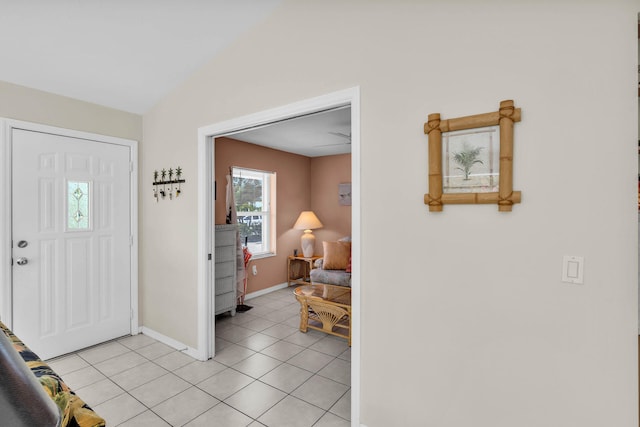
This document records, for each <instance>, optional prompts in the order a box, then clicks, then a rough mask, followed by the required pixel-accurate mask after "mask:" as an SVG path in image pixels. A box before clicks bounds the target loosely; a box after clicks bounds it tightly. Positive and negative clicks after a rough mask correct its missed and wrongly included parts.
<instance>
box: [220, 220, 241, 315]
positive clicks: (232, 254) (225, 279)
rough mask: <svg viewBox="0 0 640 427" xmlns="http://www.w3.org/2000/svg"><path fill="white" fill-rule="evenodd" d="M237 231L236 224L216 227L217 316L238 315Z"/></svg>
mask: <svg viewBox="0 0 640 427" xmlns="http://www.w3.org/2000/svg"><path fill="white" fill-rule="evenodd" d="M236 230H237V225H235V224H223V225H216V248H215V260H216V277H215V279H216V280H215V282H216V289H215V290H216V308H215V313H216V314H220V313H224V312H225V311H230V312H231V315H232V316H235V314H236V288H237V286H236V274H237V272H236Z"/></svg>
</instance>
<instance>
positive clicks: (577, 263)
mask: <svg viewBox="0 0 640 427" xmlns="http://www.w3.org/2000/svg"><path fill="white" fill-rule="evenodd" d="M562 281H563V282H567V283H575V284H578V285H581V284H583V283H584V257H581V256H569V255H565V256H564V257H562Z"/></svg>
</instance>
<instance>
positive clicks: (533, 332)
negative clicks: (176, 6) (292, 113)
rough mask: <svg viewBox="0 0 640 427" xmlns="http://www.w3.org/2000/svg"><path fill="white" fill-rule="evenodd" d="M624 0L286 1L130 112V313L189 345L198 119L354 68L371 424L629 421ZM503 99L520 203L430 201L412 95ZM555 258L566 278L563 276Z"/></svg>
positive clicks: (633, 125)
mask: <svg viewBox="0 0 640 427" xmlns="http://www.w3.org/2000/svg"><path fill="white" fill-rule="evenodd" d="M638 9H639V6H638V5H637V4H636V3H635V2H632V1H626V0H610V1H606V2H605V1H588V2H584V1H577V0H558V1H555V2H531V1H515V2H514V1H506V0H487V1H483V2H472V1H462V0H459V1H451V2H443V1H423V2H418V1H409V0H405V1H378V2H369V1H358V0H353V1H349V2H344V1H337V0H328V1H325V2H315V1H311V0H295V1H294V0H288V1H285V2H284V3H283V5H282V6H281V7H280V8H279V9H278V10H277V11H276V13H274V14H273V15H272V16H271V17H270V18H268V19H267V20H265V21H264V22H263V23H262V24H260V25H259V26H257V27H256V28H255V29H254V30H253V31H251V32H250V33H249V34H247V35H246V36H244V37H243V38H241V39H240V40H239V41H238V42H237V43H235V44H234V45H233V46H231V47H230V48H228V49H227V50H226V51H224V52H222V53H221V55H220V56H218V57H217V58H216V59H215V60H213V61H212V62H210V63H209V64H207V65H206V66H204V67H203V68H202V69H201V70H199V71H198V72H197V73H196V74H195V75H193V76H192V78H190V79H189V80H188V81H187V82H185V83H184V84H183V85H181V86H180V87H178V88H176V90H175V91H173V92H172V93H171V94H170V95H168V96H167V97H166V98H164V99H163V101H162V102H160V103H159V104H158V105H157V106H156V107H155V108H154V109H153V110H151V111H149V112H148V114H146V115H145V116H144V137H145V144H143V147H142V151H143V153H142V159H143V160H142V163H143V164H142V177H143V178H144V177H146V178H144V179H145V180H146V181H145V187H144V188H146V186H148V185H149V184H150V182H151V175H150V173H151V171H152V170H153V169H154V168H157V167H161V166H164V165H171V164H176V163H180V164H181V165H182V166H183V167H184V169H185V178H186V179H187V181H188V182H187V185H186V186H185V192H184V197H181V200H179V201H178V202H174V203H160V204H157V205H156V204H154V202H153V201H152V197H151V191H150V189H149V191H148V193H146V196H145V195H142V196H141V197H142V198H141V203H142V205H143V210H142V217H141V223H142V224H144V226H143V227H144V228H143V231H144V235H143V241H142V242H141V245H142V251H143V252H142V262H141V268H142V269H141V281H142V294H141V298H142V300H143V306H144V312H143V315H144V318H143V319H144V324H145V325H146V326H148V327H150V328H152V329H155V330H157V331H159V332H161V333H164V334H166V335H169V336H171V337H173V338H175V339H177V340H179V341H182V342H184V343H186V344H189V345H194V344H195V342H196V334H197V324H196V316H195V313H196V309H197V307H198V301H197V294H196V268H197V258H196V247H197V227H196V222H197V201H196V197H195V193H196V181H195V177H196V162H197V129H198V127H200V126H205V125H210V124H213V123H218V122H222V121H224V120H228V119H231V118H234V117H238V116H242V115H246V114H251V113H255V112H258V111H262V110H265V109H268V108H273V107H277V106H281V105H285V104H288V103H291V102H294V101H299V100H303V99H307V98H311V97H314V96H318V95H322V94H326V93H329V92H331V91H335V90H340V89H344V88H348V87H352V86H354V85H359V86H360V90H361V117H360V119H361V176H360V178H361V183H362V186H361V203H362V218H361V232H362V242H361V243H362V245H361V249H362V263H361V264H362V265H360V266H354V268H356V269H357V268H358V267H359V268H360V271H361V280H362V289H361V292H362V317H361V318H360V319H355V321H359V322H361V325H362V342H361V349H362V357H361V360H360V363H361V366H362V371H361V375H362V383H361V390H362V402H361V403H362V411H361V420H362V422H363V423H364V424H366V425H367V426H368V427H387V426H397V425H402V426H408V427H410V426H425V425H428V426H439V427H453V426H456V427H458V426H459V427H462V426H464V427H466V426H492V427H513V426H518V427H534V426H535V427H538V426H550V427H551V426H553V427H555V426H562V427H564V426H581V427H600V426H604V425H608V426H625V427H631V426H634V425H637V424H638V420H637V418H638V410H637V402H638V392H637V384H638V373H637V347H636V334H637V316H636V311H637V307H636V303H637V275H636V271H637V263H638V260H637V246H636V242H635V239H636V235H637V233H636V227H637V220H636V207H635V203H636V202H635V198H636V195H635V185H636V184H635V180H636V178H635V176H636V174H637V162H636V150H637V148H636V145H637V138H638V135H637V129H638V126H637V120H638V117H637V99H636V98H637V89H636V85H637V82H636V79H637V76H636V68H637V47H636V43H637V34H636V33H637V12H638ZM509 98H512V99H515V102H516V104H517V106H519V107H521V108H522V122H521V123H518V124H517V125H516V130H515V157H514V187H515V189H517V190H521V191H522V204H520V205H517V206H516V207H515V208H514V210H513V212H511V213H498V211H497V208H496V207H495V206H470V205H469V206H446V207H445V209H444V212H442V213H438V214H435V213H429V212H428V209H427V207H425V206H424V204H423V195H424V193H426V192H427V191H428V188H427V138H426V137H425V135H424V134H423V133H422V126H423V123H424V121H425V120H426V118H427V115H428V114H429V113H433V112H439V113H441V114H442V116H443V117H444V118H449V117H458V116H463V115H469V114H477V113H484V112H488V111H495V110H496V109H497V106H498V103H499V101H500V100H503V99H509ZM563 255H579V256H584V259H585V283H584V284H583V285H572V284H567V283H562V282H561V280H560V279H561V262H562V256H563Z"/></svg>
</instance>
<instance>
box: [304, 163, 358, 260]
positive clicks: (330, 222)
mask: <svg viewBox="0 0 640 427" xmlns="http://www.w3.org/2000/svg"><path fill="white" fill-rule="evenodd" d="M346 182H351V154H341V155H339V156H323V157H314V158H312V159H311V190H310V192H311V210H313V211H314V212H315V213H316V215H317V216H318V218H319V219H320V221H322V225H323V227H322V228H320V229H318V230H314V231H313V234H315V235H316V251H315V253H316V254H322V241H323V240H327V241H334V240H338V239H340V238H341V237H344V236H351V206H341V205H340V204H339V203H338V184H340V183H346Z"/></svg>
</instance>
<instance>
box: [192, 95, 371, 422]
mask: <svg viewBox="0 0 640 427" xmlns="http://www.w3.org/2000/svg"><path fill="white" fill-rule="evenodd" d="M341 107H350V111H351V132H350V133H351V135H350V139H351V147H350V151H351V185H352V189H351V203H352V205H351V206H352V207H351V239H352V256H351V257H352V279H351V286H352V288H351V289H352V346H351V358H352V361H351V378H350V380H351V381H350V383H351V422H352V424H353V425H359V412H360V408H359V406H360V359H361V357H360V270H359V269H360V265H361V260H360V256H361V236H360V223H361V222H360V221H361V210H360V95H359V88H357V87H356V88H351V89H347V90H344V91H339V92H334V93H331V94H328V95H324V96H320V97H317V98H312V99H309V100H305V101H301V102H297V103H294V104H289V105H286V106H283V107H279V108H275V109H272V110H267V111H263V112H260V113H256V114H252V115H248V116H244V117H240V118H237V119H233V120H230V121H226V122H222V123H217V124H214V125H210V126H206V127H203V128H200V129H199V145H198V147H199V150H198V160H199V168H198V170H199V173H198V179H199V195H198V228H199V233H198V239H199V242H198V254H199V263H198V297H199V298H198V299H199V301H200V304H199V312H198V348H199V354H200V357H201V358H202V359H203V360H204V359H208V358H210V357H213V356H214V354H215V317H214V314H213V313H214V307H215V292H213V278H214V277H215V264H214V262H213V261H212V254H213V248H214V247H215V246H214V245H215V241H214V240H215V236H214V233H213V231H212V230H213V224H214V222H215V221H214V213H213V208H214V197H215V195H214V193H215V192H216V183H215V182H214V180H213V177H214V176H215V163H214V155H215V150H214V147H215V143H216V142H215V140H216V138H220V137H227V136H231V135H234V134H237V133H239V132H242V131H246V130H248V129H256V128H258V127H265V126H269V125H270V124H273V123H278V122H282V121H284V120H289V119H292V118H295V117H300V116H304V115H309V114H314V113H318V112H321V111H327V110H332V109H336V108H341ZM217 187H218V188H217V194H218V195H220V194H223V193H221V190H222V189H221V188H220V187H221V183H217ZM294 220H295V218H294Z"/></svg>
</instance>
